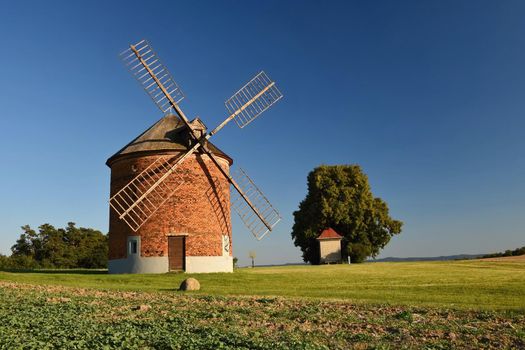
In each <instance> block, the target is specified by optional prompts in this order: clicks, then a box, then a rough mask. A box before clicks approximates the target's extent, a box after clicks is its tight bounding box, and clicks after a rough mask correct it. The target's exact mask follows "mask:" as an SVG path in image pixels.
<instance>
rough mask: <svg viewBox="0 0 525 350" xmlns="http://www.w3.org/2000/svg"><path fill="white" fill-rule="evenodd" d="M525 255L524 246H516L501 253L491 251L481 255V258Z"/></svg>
mask: <svg viewBox="0 0 525 350" xmlns="http://www.w3.org/2000/svg"><path fill="white" fill-rule="evenodd" d="M518 255H525V247H521V248H516V249H514V250H510V249H507V250H505V251H504V252H503V253H493V254H487V255H483V256H482V258H500V257H502V256H518Z"/></svg>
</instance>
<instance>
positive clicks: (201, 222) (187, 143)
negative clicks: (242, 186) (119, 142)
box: [106, 115, 233, 273]
mask: <svg viewBox="0 0 525 350" xmlns="http://www.w3.org/2000/svg"><path fill="white" fill-rule="evenodd" d="M191 124H192V126H193V127H194V129H196V130H197V132H201V133H204V132H205V130H206V127H205V126H204V124H203V123H202V122H201V121H200V120H199V119H198V118H196V119H194V120H193V121H192V122H191ZM192 142H193V141H192V140H191V138H190V135H189V132H188V130H187V128H186V126H185V125H184V124H183V122H182V121H181V120H180V119H179V117H177V116H175V115H168V116H165V117H163V118H162V119H160V120H159V121H158V122H157V123H155V124H154V125H153V126H151V127H150V128H149V129H148V130H146V131H145V132H144V133H142V134H141V135H139V136H138V137H137V138H136V139H134V140H133V141H131V142H130V143H129V144H128V145H126V146H125V147H124V148H122V149H121V150H120V151H118V152H117V153H116V154H114V155H113V156H111V157H110V158H109V159H108V160H107V162H106V164H107V165H108V166H109V167H110V168H111V194H110V196H113V195H114V194H115V193H117V192H118V191H119V190H120V189H121V188H123V187H124V186H125V185H126V184H127V183H128V182H129V181H131V180H132V179H133V178H135V177H136V176H137V175H138V174H139V173H140V172H141V171H142V170H144V169H145V168H147V167H148V166H149V165H150V164H151V163H152V162H154V161H155V160H156V159H158V157H160V156H167V157H173V156H180V155H182V154H183V153H185V152H186V151H187V150H188V149H189V148H190V147H191V146H192V144H191V143H192ZM207 146H208V149H210V151H211V152H212V153H213V154H214V155H215V156H217V158H218V160H219V163H220V164H221V166H222V167H223V168H224V169H226V171H228V170H229V168H230V166H231V164H232V159H231V158H230V157H229V156H227V155H226V154H225V153H224V152H222V151H221V150H219V149H218V148H217V147H215V146H214V145H213V144H211V143H209V142H207ZM177 173H178V174H179V175H180V176H182V180H183V181H182V185H180V186H179V187H178V188H177V189H176V191H175V192H174V193H173V194H172V195H171V196H170V197H169V199H168V200H167V201H166V202H165V203H164V204H163V205H162V206H161V207H160V208H159V209H158V210H157V211H155V213H154V214H153V216H151V217H150V218H149V219H148V220H147V221H146V222H145V223H144V224H143V225H142V226H140V227H139V228H138V230H137V231H133V230H132V229H131V228H130V227H129V226H128V225H127V224H126V223H125V222H124V221H123V220H121V219H120V218H119V217H118V214H117V213H116V212H115V211H114V210H113V209H110V218H109V263H108V265H109V266H108V268H109V273H163V272H168V271H186V272H190V273H192V272H232V271H233V257H232V249H231V247H232V243H231V221H230V184H229V182H228V180H227V179H226V178H225V177H224V175H223V174H222V173H221V172H220V171H219V169H218V168H217V166H216V165H215V164H214V163H213V162H212V161H211V159H210V158H209V157H208V156H207V155H206V154H203V153H200V152H195V153H193V154H192V155H191V156H190V157H188V158H187V159H186V160H185V161H184V162H182V163H181V164H180V165H179V166H178V168H177ZM172 177H173V176H172V175H170V177H169V178H168V179H167V180H165V181H167V182H168V184H170V181H171V182H174V181H176V180H175V178H173V179H172ZM177 181H179V180H177ZM173 185H175V184H173ZM144 186H149V184H148V183H144Z"/></svg>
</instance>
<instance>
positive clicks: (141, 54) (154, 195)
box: [110, 40, 282, 239]
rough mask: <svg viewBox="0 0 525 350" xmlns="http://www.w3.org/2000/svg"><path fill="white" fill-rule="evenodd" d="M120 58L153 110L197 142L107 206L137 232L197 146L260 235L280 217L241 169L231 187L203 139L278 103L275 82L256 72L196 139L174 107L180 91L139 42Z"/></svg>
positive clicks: (157, 166) (155, 164) (160, 161)
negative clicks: (171, 116) (174, 118)
mask: <svg viewBox="0 0 525 350" xmlns="http://www.w3.org/2000/svg"><path fill="white" fill-rule="evenodd" d="M121 58H122V60H123V61H124V63H125V64H126V65H127V66H128V68H129V70H130V71H131V73H132V74H133V75H134V76H135V78H136V79H137V80H138V81H139V83H140V84H141V85H142V86H143V87H144V89H145V90H146V92H147V93H148V95H149V96H150V97H151V98H152V100H153V101H154V102H155V104H156V105H157V107H159V109H160V110H161V111H162V112H163V113H165V112H167V111H169V110H170V109H174V111H175V112H176V113H177V115H178V116H179V117H180V118H181V120H182V121H183V122H184V124H185V125H186V126H187V128H188V132H189V134H190V135H191V137H192V138H193V139H194V140H196V141H197V142H195V143H194V144H193V146H192V147H191V148H190V149H189V150H188V151H186V153H184V155H182V156H180V157H178V158H177V157H174V158H166V157H159V158H158V159H157V160H156V161H155V162H153V163H152V164H151V165H150V166H149V167H148V168H146V169H145V170H144V171H142V172H141V173H140V174H139V175H137V176H136V177H135V178H133V179H132V180H131V181H130V182H129V183H127V184H126V185H125V186H124V187H123V188H122V189H121V190H119V191H118V192H117V193H116V194H114V195H113V196H112V197H111V198H110V205H111V207H112V208H113V209H114V210H115V211H116V213H117V214H118V215H119V218H121V219H122V220H124V221H125V222H126V223H127V224H128V225H129V226H130V228H131V229H132V230H134V231H137V230H138V229H139V228H140V227H141V226H142V225H143V224H144V223H145V222H146V221H147V220H148V219H149V218H150V217H151V216H152V215H153V214H154V213H155V212H156V211H157V210H158V209H159V208H160V206H162V205H163V204H164V203H165V202H166V201H167V200H168V199H169V198H170V197H171V195H172V194H173V193H174V192H175V191H176V190H177V188H179V186H180V185H181V184H182V182H183V179H182V176H181V174H180V172H179V171H178V166H179V165H180V164H181V163H182V162H183V161H184V160H185V159H187V158H188V157H189V156H190V155H192V154H193V153H194V152H195V151H196V150H197V149H199V148H200V149H201V150H203V151H204V152H205V153H206V154H207V155H208V156H209V157H210V158H211V160H212V161H213V162H214V163H215V165H216V166H217V167H218V168H219V170H220V171H221V172H222V174H223V175H224V176H225V177H226V178H227V179H228V181H229V182H230V183H231V184H232V185H233V187H234V188H235V189H236V190H237V192H238V194H239V198H238V199H237V200H236V201H235V202H234V208H236V210H237V212H238V213H239V215H240V216H241V218H242V219H243V221H244V223H245V224H246V226H247V227H248V228H249V229H250V230H251V232H252V233H253V235H254V236H255V237H256V238H257V239H261V238H262V237H264V236H265V235H266V234H267V233H268V231H271V230H272V228H273V227H274V226H275V224H276V223H277V222H278V221H279V220H280V219H281V218H280V216H279V213H277V211H276V210H275V209H274V208H273V207H272V206H271V204H270V203H269V202H268V200H267V199H266V197H265V196H264V195H263V194H262V192H261V191H260V190H259V189H258V188H257V187H256V186H255V184H254V183H253V181H252V180H251V179H250V178H249V177H248V176H247V175H246V173H244V171H242V170H241V171H240V173H239V183H237V182H236V181H235V180H234V179H233V178H232V177H231V176H230V175H229V174H228V172H227V171H226V170H224V169H223V168H222V166H221V165H220V163H219V161H218V160H217V159H216V156H215V155H214V154H213V153H212V152H211V151H210V150H209V149H208V147H207V146H206V140H208V139H209V138H210V137H211V136H213V135H214V134H215V133H216V132H218V131H219V130H220V129H222V128H223V127H224V126H225V125H226V124H227V123H228V122H229V121H231V120H232V119H235V121H236V123H237V125H238V126H239V127H240V128H243V127H244V126H246V125H247V124H249V123H250V122H252V121H253V120H254V119H255V118H257V117H258V116H259V115H260V114H261V113H263V112H264V111H265V110H267V109H268V108H269V107H270V106H272V105H273V104H274V103H276V102H277V101H278V100H280V99H281V98H282V94H281V92H280V91H279V90H278V89H277V86H276V85H275V82H273V81H271V80H270V78H269V77H268V76H267V75H266V74H265V73H264V72H261V73H259V74H257V75H256V76H255V77H254V78H253V79H252V80H250V81H249V82H248V83H247V84H246V85H244V86H243V87H242V88H241V89H240V90H239V91H238V92H236V93H235V94H234V95H233V96H232V97H231V98H230V99H228V100H227V101H226V102H225V105H226V107H227V109H228V110H229V112H230V113H231V115H230V116H229V117H228V118H226V119H225V120H224V121H223V122H222V123H221V124H219V125H218V126H217V127H216V128H215V129H214V130H213V131H211V132H210V133H208V134H206V135H204V136H201V135H199V134H198V133H197V132H196V131H195V130H194V128H193V126H192V124H191V123H190V122H189V120H188V119H187V118H186V116H185V115H184V113H183V112H182V110H181V109H180V107H179V106H178V103H179V102H180V101H181V100H182V99H183V98H184V95H183V94H182V91H181V90H180V88H179V86H178V85H177V83H176V82H175V80H173V78H172V77H171V74H170V73H169V71H168V70H167V69H166V68H165V67H164V65H163V64H162V63H161V62H160V59H159V58H158V57H157V55H156V54H155V52H154V51H153V49H152V48H151V46H150V45H149V44H148V42H147V41H145V40H142V41H140V42H139V43H137V44H135V45H130V48H129V49H127V50H126V51H124V52H123V53H122V54H121Z"/></svg>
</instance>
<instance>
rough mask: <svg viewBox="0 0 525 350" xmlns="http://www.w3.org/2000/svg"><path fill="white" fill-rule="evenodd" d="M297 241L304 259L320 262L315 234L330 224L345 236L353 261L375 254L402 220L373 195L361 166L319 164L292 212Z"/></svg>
mask: <svg viewBox="0 0 525 350" xmlns="http://www.w3.org/2000/svg"><path fill="white" fill-rule="evenodd" d="M293 215H294V219H295V223H294V225H293V229H292V238H293V240H294V244H295V245H296V246H298V247H300V248H301V250H302V252H303V260H304V261H305V262H310V263H312V264H317V263H319V243H318V242H317V240H316V237H317V236H318V235H319V234H320V232H321V231H322V230H323V229H325V228H328V227H331V228H333V229H334V230H336V231H337V232H338V233H339V234H341V235H342V236H343V240H342V245H343V252H344V253H346V254H344V255H348V256H350V257H351V259H352V261H353V262H362V261H364V260H365V259H366V258H367V257H375V256H377V254H379V251H380V250H381V249H382V248H384V247H385V245H386V244H387V243H388V242H389V241H390V238H391V237H392V236H393V235H395V234H399V233H401V227H402V225H403V223H402V222H401V221H399V220H394V219H392V218H391V217H390V216H389V214H388V206H387V204H386V203H385V202H384V201H383V200H382V199H381V198H377V197H374V196H373V194H372V191H371V189H370V185H369V184H368V177H367V176H366V175H365V174H364V173H363V171H362V170H361V168H360V167H359V166H358V165H335V166H326V165H323V166H320V167H317V168H315V169H314V170H313V171H311V172H310V173H309V174H308V193H307V195H306V198H305V199H304V200H303V201H302V202H301V203H300V204H299V210H297V211H295V212H294V213H293Z"/></svg>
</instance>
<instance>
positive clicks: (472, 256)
mask: <svg viewBox="0 0 525 350" xmlns="http://www.w3.org/2000/svg"><path fill="white" fill-rule="evenodd" d="M484 255H485V254H458V255H442V256H432V257H429V256H427V257H409V258H396V257H391V256H390V257H388V258H383V259H370V260H367V262H382V261H383V262H396V261H445V260H468V259H477V258H481V257H482V256H484Z"/></svg>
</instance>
